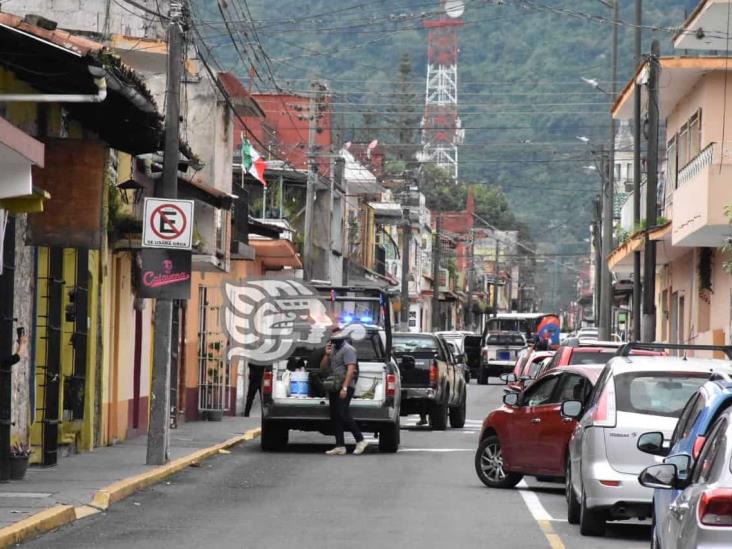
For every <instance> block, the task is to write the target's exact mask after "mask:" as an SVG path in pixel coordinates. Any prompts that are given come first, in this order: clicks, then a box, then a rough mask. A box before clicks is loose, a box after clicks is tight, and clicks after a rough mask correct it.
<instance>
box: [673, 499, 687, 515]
mask: <svg viewBox="0 0 732 549" xmlns="http://www.w3.org/2000/svg"><path fill="white" fill-rule="evenodd" d="M668 510H669V511H671V512H672V513H673V514H674V515H677V516H681V515H683V514H684V513H685V512H686V511H688V510H689V503H688V502H686V501H683V502H681V503H672V504H671V505H669V506H668Z"/></svg>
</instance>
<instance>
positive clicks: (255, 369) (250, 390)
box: [244, 364, 264, 417]
mask: <svg viewBox="0 0 732 549" xmlns="http://www.w3.org/2000/svg"><path fill="white" fill-rule="evenodd" d="M262 377H264V366H259V365H258V364H250V365H249V387H247V401H246V404H245V405H244V417H249V413H250V412H251V411H252V404H253V403H254V397H255V396H256V394H257V393H259V398H260V399H261V398H262Z"/></svg>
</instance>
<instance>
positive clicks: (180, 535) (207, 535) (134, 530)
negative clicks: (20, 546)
mask: <svg viewBox="0 0 732 549" xmlns="http://www.w3.org/2000/svg"><path fill="white" fill-rule="evenodd" d="M504 387H505V385H504V384H503V383H500V382H499V381H498V380H497V379H491V380H490V384H489V385H485V386H484V385H478V384H477V383H476V382H475V380H473V381H472V382H471V384H470V386H469V387H468V393H467V394H468V404H467V410H468V419H467V420H466V423H465V426H464V427H463V428H461V429H449V428H448V429H447V430H445V431H433V430H431V429H430V428H429V427H417V426H416V423H417V421H418V419H419V416H418V415H414V416H409V417H408V418H405V420H404V421H403V422H402V429H401V445H400V448H399V452H397V453H396V454H381V453H379V452H378V445H377V443H376V441H375V440H373V438H370V439H369V447H368V449H367V451H366V453H365V454H364V455H362V456H351V455H348V456H346V457H342V458H330V457H328V456H325V455H323V452H324V451H325V450H326V449H328V448H330V447H331V446H332V438H331V437H324V436H322V435H319V434H313V433H297V434H294V435H292V436H291V440H290V444H289V445H288V446H287V448H286V449H285V450H284V451H282V452H276V453H263V452H262V451H261V449H260V447H259V444H257V443H256V442H253V443H250V444H245V445H242V446H239V447H237V448H234V449H233V450H232V453H231V454H227V455H221V456H219V457H217V458H214V459H213V460H211V461H209V462H206V463H205V464H203V465H202V467H201V468H191V469H189V470H187V471H185V472H183V473H181V474H179V475H177V476H175V477H173V478H171V479H170V482H169V483H166V484H161V485H159V486H156V487H154V488H151V489H148V490H145V491H144V492H142V493H139V494H137V495H134V496H132V497H130V498H129V499H127V500H125V501H124V502H121V503H120V504H119V505H118V506H117V507H115V508H113V509H111V510H110V511H108V512H107V513H104V514H100V515H96V516H94V517H91V518H89V519H85V521H81V522H78V523H77V524H76V525H74V526H71V527H68V528H65V529H62V530H60V531H58V532H55V533H52V534H49V535H47V536H45V537H44V538H41V539H39V540H37V541H35V542H31V543H29V544H28V546H29V547H38V548H42V547H57V548H80V547H109V548H115V547H120V548H121V547H125V548H130V547H176V548H180V547H191V548H192V547H206V546H210V547H270V548H273V549H277V548H286V547H302V548H311V547H312V548H321V547H342V546H344V545H352V546H354V547H374V546H380V545H383V546H389V547H501V548H503V547H506V548H508V547H521V548H526V549H545V548H547V547H549V548H552V549H558V548H561V547H565V548H567V549H570V548H577V549H581V548H586V547H588V543H591V544H592V547H593V548H597V549H604V548H623V549H634V548H646V547H648V540H649V539H650V521H644V522H642V523H641V522H637V521H636V522H630V523H617V524H616V523H610V524H609V526H608V529H607V533H606V536H605V537H604V538H592V539H591V540H590V539H588V538H584V537H583V536H581V535H580V533H579V530H578V529H577V528H576V527H574V526H571V525H569V524H567V521H566V503H565V497H564V486H563V484H557V483H540V482H537V481H536V480H535V479H533V478H527V479H526V481H525V482H526V484H525V485H524V484H519V486H518V487H517V488H516V489H511V490H502V489H490V488H486V487H485V486H484V485H483V484H482V483H481V482H480V480H479V479H478V477H477V476H476V473H475V468H474V466H473V462H474V454H475V449H476V446H477V438H478V434H479V431H480V425H481V423H482V416H484V415H485V414H486V413H487V412H488V411H490V410H492V409H493V408H496V407H497V406H499V405H500V403H501V398H502V396H503V389H504ZM347 444H348V448H349V452H350V450H351V449H352V448H353V439H349V438H347Z"/></svg>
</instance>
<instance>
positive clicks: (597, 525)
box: [579, 489, 605, 536]
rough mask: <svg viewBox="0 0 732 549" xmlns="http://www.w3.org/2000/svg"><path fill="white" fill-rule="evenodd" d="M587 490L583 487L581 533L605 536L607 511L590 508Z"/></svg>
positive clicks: (580, 519)
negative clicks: (588, 506) (586, 495)
mask: <svg viewBox="0 0 732 549" xmlns="http://www.w3.org/2000/svg"><path fill="white" fill-rule="evenodd" d="M586 500H587V498H586V497H585V491H584V489H582V501H581V502H580V518H579V523H580V534H582V535H583V536H604V535H605V513H603V512H602V511H597V510H594V509H588V508H587V503H586Z"/></svg>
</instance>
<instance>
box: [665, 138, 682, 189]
mask: <svg viewBox="0 0 732 549" xmlns="http://www.w3.org/2000/svg"><path fill="white" fill-rule="evenodd" d="M666 158H667V163H668V166H667V170H668V180H669V183H670V184H671V188H673V189H676V188H677V186H678V183H677V181H678V175H679V169H678V159H677V158H676V136H673V137H672V138H671V139H670V140H669V142H668V144H667V145H666Z"/></svg>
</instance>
